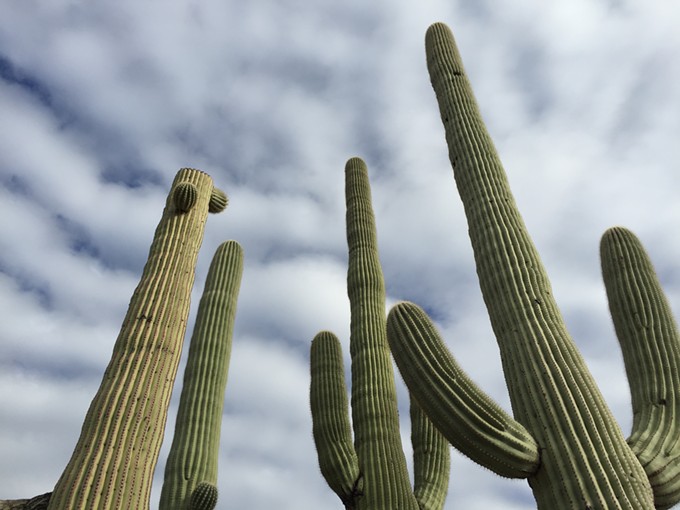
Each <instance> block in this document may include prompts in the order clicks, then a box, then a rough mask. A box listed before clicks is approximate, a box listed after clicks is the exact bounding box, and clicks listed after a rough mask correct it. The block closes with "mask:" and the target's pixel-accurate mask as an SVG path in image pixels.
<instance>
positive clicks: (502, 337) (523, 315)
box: [388, 23, 680, 510]
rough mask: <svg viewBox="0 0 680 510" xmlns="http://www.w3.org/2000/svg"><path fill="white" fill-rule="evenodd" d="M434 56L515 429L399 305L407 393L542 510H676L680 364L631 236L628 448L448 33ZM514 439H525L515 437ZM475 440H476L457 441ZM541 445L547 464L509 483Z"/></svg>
mask: <svg viewBox="0 0 680 510" xmlns="http://www.w3.org/2000/svg"><path fill="white" fill-rule="evenodd" d="M426 49H427V63H428V69H429V71H430V77H431V81H432V85H433V88H434V90H435V93H436V96H437V100H438V103H439V108H440V112H441V118H442V121H443V123H444V126H445V130H446V139H447V143H448V147H449V157H450V160H451V164H452V166H453V171H454V177H455V180H456V184H457V186H458V191H459V194H460V196H461V199H462V201H463V205H464V207H465V214H466V216H467V218H468V225H469V234H470V238H471V242H472V246H473V250H474V254H475V262H476V265H477V272H478V276H479V282H480V286H481V290H482V295H483V297H484V301H485V303H486V306H487V309H488V312H489V317H490V319H491V324H492V327H493V330H494V333H495V335H496V339H497V342H498V345H499V347H500V352H501V360H502V364H503V371H504V375H505V379H506V382H507V386H508V390H509V392H510V400H511V404H512V409H513V414H514V417H515V419H516V420H517V422H514V421H513V420H512V419H511V418H509V417H507V418H505V417H503V418H499V415H498V414H496V413H495V409H494V406H493V405H491V404H487V403H486V397H483V396H481V395H480V394H479V392H478V390H477V389H476V388H475V387H473V385H471V383H470V382H469V381H468V380H466V378H465V376H464V374H462V373H461V372H460V371H458V369H457V365H455V362H454V361H453V358H452V357H451V356H450V354H449V353H448V352H447V351H446V346H445V345H444V343H443V342H442V341H441V338H439V337H438V335H437V333H436V331H435V329H434V326H433V325H432V323H431V322H430V321H429V319H428V318H427V316H426V314H425V313H424V312H423V311H422V310H420V309H419V308H418V307H417V306H415V305H413V304H410V303H402V304H400V305H397V306H396V307H395V308H394V309H393V310H392V311H391V312H390V314H389V317H388V337H389V342H390V346H391V348H392V353H393V355H394V357H395V360H396V362H397V365H398V366H399V370H400V372H401V373H402V375H403V377H404V380H405V381H406V384H407V386H408V387H409V390H410V391H411V392H412V394H413V395H414V396H415V398H416V399H417V400H418V401H419V402H420V403H421V404H422V408H423V410H424V411H425V412H426V413H427V415H428V416H429V417H430V418H431V419H432V421H433V422H434V423H435V425H436V426H437V428H439V429H440V430H441V431H442V432H443V433H444V434H445V435H447V437H449V438H450V439H451V441H452V442H453V441H454V440H457V441H459V443H460V444H458V445H457V446H458V447H459V448H460V449H461V450H462V451H464V452H465V453H466V454H467V455H468V456H469V457H470V458H472V459H473V460H476V461H477V462H480V463H482V464H484V465H486V466H487V467H489V468H490V469H492V470H494V471H496V472H497V473H499V474H502V475H504V476H518V477H520V476H524V477H527V478H528V481H529V484H530V486H531V488H532V490H533V492H534V496H535V498H536V501H537V503H538V507H539V509H551V510H552V509H574V510H575V509H605V508H617V509H631V510H633V509H636V510H640V509H652V508H655V507H656V508H668V507H669V506H671V505H673V504H674V503H675V502H677V501H678V500H679V499H680V492H679V491H678V486H679V485H680V480H679V479H680V463H679V462H678V460H679V458H678V442H679V441H678V440H679V439H680V436H679V435H678V420H677V416H678V399H677V398H676V393H677V392H678V391H680V380H679V379H678V377H679V372H678V364H679V363H680V356H679V354H680V352H678V349H679V344H678V336H677V330H676V328H675V324H674V322H673V320H672V318H671V317H670V312H669V311H668V307H667V305H666V304H665V300H664V298H663V294H662V292H661V290H660V289H659V287H658V283H657V282H656V279H655V277H654V276H653V275H654V273H653V270H652V269H651V265H649V264H648V262H647V261H646V257H644V255H643V251H642V248H641V247H640V246H639V244H638V243H637V242H636V241H634V237H633V236H632V235H630V234H628V233H625V231H623V230H621V229H615V230H612V231H610V232H608V233H607V234H606V235H605V237H604V240H603V243H602V246H603V247H602V253H603V255H602V259H603V274H604V278H605V282H606V285H607V289H608V294H609V300H610V307H611V309H612V315H613V317H614V321H615V324H616V329H617V333H618V335H619V340H620V342H621V344H622V347H623V351H624V360H625V362H626V369H627V372H628V377H629V379H630V383H631V391H632V394H633V407H634V414H635V419H634V428H633V435H632V436H631V438H630V439H629V441H628V442H626V440H625V439H624V437H623V434H622V432H621V430H620V428H619V426H618V424H617V423H616V421H615V420H614V418H613V416H612V414H611V412H610V410H609V409H608V407H607V405H606V403H605V402H604V400H603V398H602V396H601V394H600V392H599V390H598V388H597V386H596V384H595V382H594V380H593V378H592V376H591V374H590V372H589V371H588V369H587V367H586V365H585V363H584V361H583V359H582V357H581V355H580V354H579V352H578V350H577V349H576V347H575V345H574V343H573V341H572V339H571V338H570V336H569V334H568V333H567V330H566V327H565V325H564V322H563V320H562V318H561V315H560V312H559V310H558V308H557V305H556V303H555V301H554V299H553V297H552V291H551V288H550V283H549V281H548V278H547V276H546V273H545V270H544V269H543V266H542V264H541V261H540V259H539V256H538V253H537V251H536V249H535V247H534V245H533V243H532V241H531V239H530V238H529V235H528V234H527V231H526V227H525V226H524V223H523V221H522V219H521V217H520V214H519V212H518V210H517V207H516V205H515V202H514V199H513V197H512V194H511V191H510V187H509V185H508V182H507V178H506V176H505V173H504V170H503V168H502V166H501V163H500V161H499V159H498V156H497V155H496V151H495V148H494V146H493V143H492V141H491V139H490V137H489V135H488V133H487V132H486V128H485V127H484V123H483V121H482V119H481V116H480V114H479V110H478V107H477V105H476V102H475V99H474V96H473V93H472V90H471V88H470V84H469V82H468V80H467V78H466V76H465V72H464V69H463V66H462V63H461V60H460V56H459V54H458V51H457V49H456V46H455V42H454V40H453V36H452V34H451V32H450V31H449V29H448V27H446V26H445V25H443V24H441V23H437V24H435V25H433V26H431V27H430V29H429V30H428V33H427V37H426ZM474 401H479V405H478V406H474V405H473V404H472V403H473V402H474ZM513 428H514V429H516V430H518V431H520V432H521V434H520V435H519V436H518V437H520V438H521V437H524V439H520V440H516V439H515V435H514V434H511V435H510V436H508V435H507V434H508V433H509V432H510V431H511V429H513ZM470 429H478V433H477V434H472V433H470V434H468V433H467V432H464V433H463V434H458V435H457V434H456V432H457V431H461V430H462V431H469V430H470ZM524 430H526V431H528V433H529V434H530V438H528V439H527V438H526V437H525V432H524ZM461 435H462V437H460V436H461ZM456 436H457V437H456ZM531 438H533V439H531ZM494 441H495V444H494ZM531 442H535V444H537V445H538V450H539V453H540V456H539V457H538V458H536V459H535V460H534V461H532V462H529V463H527V464H526V465H525V467H524V468H522V469H519V470H517V472H516V473H515V474H512V473H511V472H508V471H507V470H506V468H507V466H508V465H509V464H511V461H516V460H520V459H521V458H522V456H523V454H525V453H530V452H531V451H532V448H531ZM629 444H630V445H629ZM489 451H490V452H492V455H489V453H488V452H489ZM494 451H496V452H497V455H496V458H494V456H493V452H494ZM530 458H531V455H529V456H528V457H527V460H529V459H530ZM643 466H644V469H643ZM645 470H647V474H646V473H645ZM648 476H649V478H648ZM650 480H651V485H650ZM652 487H653V488H654V492H652Z"/></svg>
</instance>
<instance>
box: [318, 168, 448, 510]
mask: <svg viewBox="0 0 680 510" xmlns="http://www.w3.org/2000/svg"><path fill="white" fill-rule="evenodd" d="M345 179H346V181H345V182H346V184H345V193H346V195H345V196H346V202H347V243H348V248H349V269H348V272H347V292H348V295H349V301H350V311H351V322H350V354H351V362H352V365H351V372H352V387H351V395H352V397H351V409H352V424H353V429H354V437H352V427H351V426H350V418H349V408H348V402H347V389H346V385H345V372H344V369H343V357H342V350H341V347H340V342H339V340H338V339H337V337H336V336H335V335H334V334H333V333H330V332H328V331H322V332H320V333H319V334H317V335H316V337H315V338H314V340H313V341H312V346H311V353H310V364H311V383H310V404H311V411H312V421H313V435H314V441H315V444H316V448H317V453H318V458H319V465H320V468H321V473H322V474H323V476H324V478H325V479H326V481H327V483H328V485H329V486H330V487H331V489H333V491H334V492H335V493H336V494H337V495H338V496H339V497H340V499H341V501H342V502H343V504H344V506H345V508H346V509H357V510H361V509H367V510H394V509H397V508H398V509H401V510H407V509H411V510H418V509H427V510H440V509H441V508H442V507H443V505H444V500H445V498H446V492H447V490H448V479H449V445H448V443H447V442H446V440H445V439H444V438H443V436H442V435H441V434H439V432H437V431H436V430H435V429H434V428H433V426H432V424H431V422H430V421H429V420H427V418H426V417H425V416H424V415H423V413H422V411H421V410H420V409H419V408H418V407H417V405H416V404H415V402H413V401H412V402H411V415H412V420H413V426H412V443H413V450H414V471H415V483H414V487H413V488H412V487H411V483H410V480H409V474H408V471H407V466H406V458H405V456H404V452H403V449H402V445H401V436H400V432H399V416H398V411H397V393H396V385H395V381H394V373H393V369H392V362H391V358H390V354H389V348H388V344H387V332H386V317H385V315H386V314H385V286H384V281H383V275H382V268H381V266H380V261H379V258H378V248H377V239H376V228H375V219H374V216H373V210H372V206H371V190H370V187H369V182H368V172H367V168H366V165H365V164H364V162H363V161H362V160H361V159H359V158H352V159H350V160H349V161H348V162H347V164H346V167H345Z"/></svg>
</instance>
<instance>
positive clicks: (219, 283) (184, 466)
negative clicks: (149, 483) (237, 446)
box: [159, 241, 243, 510]
mask: <svg viewBox="0 0 680 510" xmlns="http://www.w3.org/2000/svg"><path fill="white" fill-rule="evenodd" d="M242 273H243V250H242V248H241V246H240V245H239V244H238V243H237V242H236V241H227V242H225V243H222V244H221V245H220V246H219V247H218V248H217V251H216V252H215V255H214V256H213V259H212V262H211V264H210V269H209V270H208V276H207V277H206V282H205V287H204V290H203V295H202V297H201V301H200V303H199V306H198V312H197V315H196V324H195V326H194V331H193V334H192V336H191V343H190V345H189V356H188V358H187V365H186V368H185V370H184V383H183V386H182V394H181V396H180V401H179V408H178V410H177V419H176V422H175V433H174V437H173V440H172V446H171V448H170V453H169V455H168V461H167V463H166V465H165V479H164V482H163V489H162V491H161V498H160V504H159V508H160V510H189V508H190V500H193V496H192V493H193V492H194V489H195V488H196V487H197V486H198V485H199V484H201V483H203V484H212V485H215V484H216V483H217V462H218V457H219V449H220V430H221V424H222V409H223V405H224V393H225V389H226V385H227V376H228V372H229V359H230V356H231V345H232V334H233V329H234V319H235V316H236V304H237V300H238V293H239V288H240V285H241V275H242ZM203 492H205V491H203ZM203 492H201V493H203ZM203 499H204V500H206V498H203ZM210 499H211V498H207V500H210Z"/></svg>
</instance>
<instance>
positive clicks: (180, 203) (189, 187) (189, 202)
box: [172, 182, 198, 213]
mask: <svg viewBox="0 0 680 510" xmlns="http://www.w3.org/2000/svg"><path fill="white" fill-rule="evenodd" d="M197 199H198V190H197V189H196V186H194V185H193V184H191V183H190V182H180V183H179V184H178V185H177V186H175V189H174V191H173V194H172V200H173V202H174V204H175V209H177V210H178V211H179V212H182V213H186V212H189V211H190V210H191V208H192V207H193V206H194V205H195V204H196V200H197Z"/></svg>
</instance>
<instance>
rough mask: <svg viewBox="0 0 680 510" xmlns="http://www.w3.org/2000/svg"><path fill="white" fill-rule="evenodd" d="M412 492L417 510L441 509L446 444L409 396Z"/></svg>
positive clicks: (447, 462) (448, 459) (446, 474)
mask: <svg viewBox="0 0 680 510" xmlns="http://www.w3.org/2000/svg"><path fill="white" fill-rule="evenodd" d="M410 400H411V405H410V407H409V415H410V418H411V445H412V446H413V493H414V495H415V497H416V501H417V502H418V507H419V508H420V510H442V509H443V508H444V503H445V502H446V493H447V492H448V489H449V475H450V471H451V454H450V452H449V444H448V442H447V441H446V439H445V438H444V436H443V435H442V434H440V433H439V431H438V430H437V429H436V428H435V427H434V425H433V424H432V422H431V421H430V420H429V418H428V417H427V416H426V415H425V413H424V412H423V410H422V409H421V407H420V406H419V405H418V403H417V402H416V401H415V399H414V398H413V395H411V399H410Z"/></svg>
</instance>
